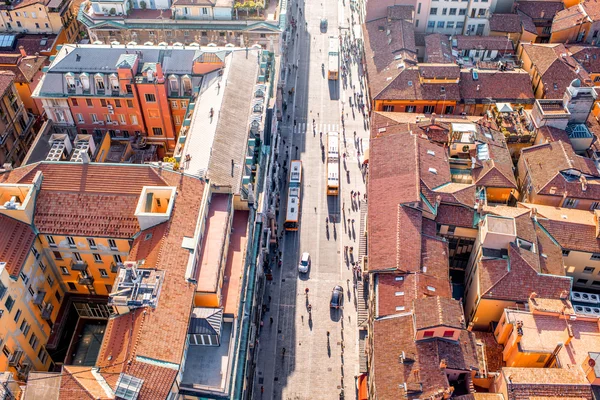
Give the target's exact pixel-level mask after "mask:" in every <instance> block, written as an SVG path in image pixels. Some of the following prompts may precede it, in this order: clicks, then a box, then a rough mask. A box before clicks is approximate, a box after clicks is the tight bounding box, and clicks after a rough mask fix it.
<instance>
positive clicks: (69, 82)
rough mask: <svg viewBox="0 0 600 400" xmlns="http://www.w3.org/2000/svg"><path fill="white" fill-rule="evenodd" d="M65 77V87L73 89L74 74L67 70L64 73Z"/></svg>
mask: <svg viewBox="0 0 600 400" xmlns="http://www.w3.org/2000/svg"><path fill="white" fill-rule="evenodd" d="M65 79H66V81H67V87H68V88H69V90H75V76H74V75H73V73H72V72H69V73H67V74H66V75H65Z"/></svg>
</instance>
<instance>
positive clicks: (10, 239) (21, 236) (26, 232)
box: [0, 214, 36, 277]
mask: <svg viewBox="0 0 600 400" xmlns="http://www.w3.org/2000/svg"><path fill="white" fill-rule="evenodd" d="M35 237H36V234H35V233H34V232H33V229H31V226H29V225H27V224H25V223H23V222H21V221H17V220H16V219H12V218H10V217H7V216H5V215H2V214H0V263H2V262H4V263H6V265H5V267H4V268H5V269H6V271H7V272H8V274H9V275H10V276H13V277H17V276H19V272H21V268H22V267H23V263H25V260H26V259H27V256H28V255H29V252H30V250H31V246H32V245H33V242H34V240H35Z"/></svg>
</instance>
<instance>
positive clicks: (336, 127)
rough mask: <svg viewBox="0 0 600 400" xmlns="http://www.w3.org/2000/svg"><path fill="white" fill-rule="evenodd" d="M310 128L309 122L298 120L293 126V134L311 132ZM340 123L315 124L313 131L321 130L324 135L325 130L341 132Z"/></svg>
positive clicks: (311, 126)
mask: <svg viewBox="0 0 600 400" xmlns="http://www.w3.org/2000/svg"><path fill="white" fill-rule="evenodd" d="M312 128H313V125H312V124H311V123H306V122H299V123H297V124H296V126H294V134H306V133H312ZM341 129H342V128H341V125H340V124H316V125H315V131H316V132H317V134H318V133H319V132H323V134H324V135H326V134H327V132H341Z"/></svg>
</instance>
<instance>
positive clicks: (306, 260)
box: [298, 252, 310, 274]
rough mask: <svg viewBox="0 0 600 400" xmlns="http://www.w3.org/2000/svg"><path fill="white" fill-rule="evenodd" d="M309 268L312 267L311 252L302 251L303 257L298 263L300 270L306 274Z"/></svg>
mask: <svg viewBox="0 0 600 400" xmlns="http://www.w3.org/2000/svg"><path fill="white" fill-rule="evenodd" d="M308 268H310V254H309V253H307V252H304V253H302V258H301V259H300V262H299V263H298V272H300V273H303V274H305V273H307V272H308Z"/></svg>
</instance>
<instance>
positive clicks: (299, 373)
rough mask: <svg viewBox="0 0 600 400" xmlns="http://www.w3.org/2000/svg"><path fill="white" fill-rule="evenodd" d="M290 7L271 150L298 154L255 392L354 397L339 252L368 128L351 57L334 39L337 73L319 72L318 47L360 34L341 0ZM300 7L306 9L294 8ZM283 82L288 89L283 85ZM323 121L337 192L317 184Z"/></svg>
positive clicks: (351, 229) (346, 271)
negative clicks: (337, 297)
mask: <svg viewBox="0 0 600 400" xmlns="http://www.w3.org/2000/svg"><path fill="white" fill-rule="evenodd" d="M289 9H290V14H291V17H292V18H293V20H295V21H296V26H297V28H296V29H294V30H291V28H290V31H291V34H290V33H289V32H288V35H289V37H290V38H293V43H292V42H291V41H289V42H288V47H287V54H286V56H287V62H286V63H285V66H284V67H283V68H285V69H286V72H285V74H286V75H287V76H286V87H285V88H284V93H285V101H286V102H287V110H286V111H287V112H286V113H285V114H284V120H283V122H284V124H283V126H282V130H281V133H282V139H283V140H282V147H281V148H280V152H279V154H280V161H282V162H283V163H284V165H287V171H289V163H290V162H291V160H295V159H299V160H301V161H302V167H303V171H302V199H301V207H300V229H299V230H298V232H292V231H288V232H285V231H284V233H283V238H282V239H281V240H280V242H279V246H280V247H279V251H281V252H282V266H281V267H280V268H277V267H275V268H274V269H273V280H272V281H269V282H268V284H267V289H266V292H265V299H264V304H266V305H267V312H266V313H264V317H263V326H262V328H261V332H260V335H259V343H260V344H259V346H260V348H259V354H258V359H257V367H256V376H255V382H254V398H255V399H335V398H342V395H343V396H344V397H343V398H346V399H355V398H356V379H355V376H356V375H357V374H358V331H357V326H356V320H357V302H356V297H355V295H356V286H355V284H354V276H353V268H352V266H351V265H350V263H349V262H348V261H359V260H358V254H359V240H360V238H359V232H361V229H360V228H361V227H360V220H361V218H360V208H359V203H360V201H361V200H363V194H364V193H365V192H366V190H365V183H364V182H365V181H364V177H363V173H362V172H361V168H360V166H361V160H362V158H361V156H360V154H364V150H365V149H366V148H367V147H368V137H369V134H368V130H367V124H366V122H365V119H366V118H367V117H366V114H362V113H361V112H360V111H359V110H358V108H357V107H356V106H355V100H356V99H358V97H355V96H354V91H353V89H352V86H354V87H355V90H356V91H357V94H358V93H359V92H360V91H361V90H362V89H361V87H364V83H361V82H360V81H359V80H358V78H357V77H358V75H359V72H358V65H357V62H356V60H357V58H354V57H349V58H348V64H345V62H344V54H345V52H344V51H342V48H340V73H339V80H328V79H327V65H328V58H327V57H328V47H329V37H330V36H333V37H335V38H339V37H340V36H341V37H342V41H343V42H344V44H345V46H349V45H350V43H354V37H355V36H354V35H355V34H357V35H360V28H359V25H358V20H356V19H355V18H357V14H356V13H355V16H353V17H351V15H352V12H351V10H350V6H349V3H348V2H347V1H345V2H344V3H342V1H341V0H340V1H339V2H338V3H331V2H322V0H306V2H305V3H299V4H296V3H292V4H291V5H290V8H289ZM305 12H306V13H307V15H301V13H302V14H304V13H305ZM305 18H306V19H305ZM324 18H325V19H327V21H328V27H327V30H326V31H325V30H322V29H321V26H320V25H321V20H322V19H324ZM306 20H307V21H308V24H306ZM351 20H354V22H355V23H356V28H355V29H354V32H352V31H351V30H350V29H349V23H351V22H352V21H351ZM346 37H347V38H346ZM345 48H348V47H345ZM356 54H358V52H357V53H356ZM294 64H296V65H297V68H296V67H294ZM322 64H324V66H325V69H324V70H323V69H322ZM342 65H346V66H347V67H348V68H349V69H350V73H349V74H348V75H346V79H343V77H342V75H343V74H342V68H341V67H342ZM291 88H294V92H293V94H291V95H289V94H288V92H289V91H290V89H291ZM350 97H352V104H353V107H351V106H350V104H349V98H350ZM363 101H364V100H363ZM342 110H343V111H342ZM342 112H343V118H344V124H345V130H344V126H343V124H342ZM288 115H289V117H288ZM313 120H314V125H313ZM332 131H333V132H339V134H340V158H341V159H342V154H343V153H344V151H345V152H346V153H347V155H346V157H345V161H343V162H341V164H340V194H339V196H328V195H327V193H326V185H327V166H326V163H325V161H324V158H323V157H322V152H321V140H323V141H325V140H326V137H327V132H332ZM321 132H322V133H323V138H322V139H321V137H320V133H321ZM354 132H356V136H355V134H354ZM355 137H356V140H355ZM286 154H287V155H286ZM346 168H347V169H348V171H349V172H348V173H347V172H346ZM287 180H288V176H285V175H283V174H282V176H281V209H280V213H279V232H281V229H283V221H284V219H285V208H286V204H287ZM351 191H354V192H360V196H356V197H355V198H354V200H352V199H351V196H350V192H351ZM364 204H365V203H363V207H366V205H364ZM343 206H344V207H345V210H342V207H343ZM344 246H348V247H349V248H350V247H353V249H354V251H353V255H352V256H350V257H351V258H350V260H348V259H347V258H346V257H345V256H344ZM303 252H309V253H310V255H311V259H312V265H311V268H310V270H309V272H308V273H307V274H299V273H298V263H299V261H300V257H301V255H302V253H303ZM336 285H340V286H342V287H343V288H344V307H343V309H340V310H334V309H330V307H329V302H330V298H331V292H332V289H333V288H334V286H336ZM307 289H308V292H307ZM309 304H310V305H311V307H312V312H311V316H312V318H310V317H309V312H308V305H309Z"/></svg>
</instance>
